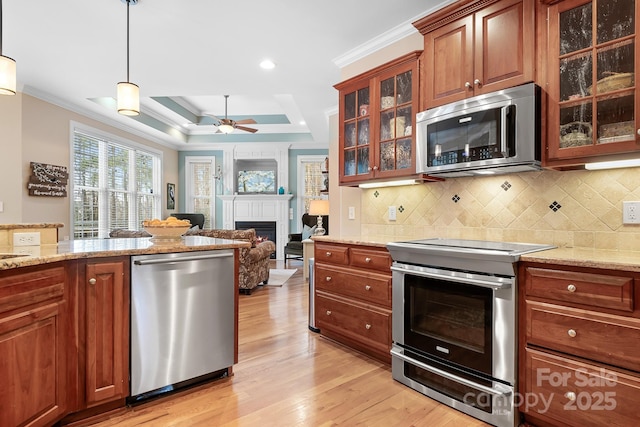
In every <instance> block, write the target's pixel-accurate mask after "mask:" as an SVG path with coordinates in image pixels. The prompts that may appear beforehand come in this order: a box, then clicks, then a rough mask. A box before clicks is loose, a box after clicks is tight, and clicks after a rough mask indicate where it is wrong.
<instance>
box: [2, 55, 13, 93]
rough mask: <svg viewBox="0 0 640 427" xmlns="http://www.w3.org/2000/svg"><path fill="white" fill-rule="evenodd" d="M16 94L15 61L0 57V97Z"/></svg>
mask: <svg viewBox="0 0 640 427" xmlns="http://www.w3.org/2000/svg"><path fill="white" fill-rule="evenodd" d="M15 94H16V61H14V60H13V59H11V58H9V57H8V56H3V55H0V95H15Z"/></svg>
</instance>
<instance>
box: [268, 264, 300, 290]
mask: <svg viewBox="0 0 640 427" xmlns="http://www.w3.org/2000/svg"><path fill="white" fill-rule="evenodd" d="M296 271H298V270H296V269H292V270H285V269H282V268H272V269H270V270H269V283H267V286H282V285H284V284H285V282H286V281H287V280H289V278H290V277H291V276H293V273H295V272H296Z"/></svg>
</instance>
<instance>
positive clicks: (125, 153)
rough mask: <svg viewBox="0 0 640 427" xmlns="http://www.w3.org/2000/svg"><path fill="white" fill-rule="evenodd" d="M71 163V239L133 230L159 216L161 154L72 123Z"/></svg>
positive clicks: (160, 207) (160, 209)
mask: <svg viewBox="0 0 640 427" xmlns="http://www.w3.org/2000/svg"><path fill="white" fill-rule="evenodd" d="M71 163H72V164H73V167H72V173H71V174H72V179H71V183H72V186H73V188H72V192H71V193H72V195H73V199H72V202H71V203H72V206H71V212H72V218H71V224H72V225H71V228H72V233H73V238H74V239H89V238H105V237H108V236H109V231H111V230H113V229H116V228H126V229H130V230H139V229H141V228H142V221H143V220H145V219H152V218H160V216H161V214H162V205H161V202H162V191H161V189H160V188H161V185H160V182H161V170H162V153H160V152H156V151H154V150H152V149H150V148H148V147H144V146H141V145H138V144H135V143H133V142H130V141H124V140H121V139H119V138H117V137H115V136H113V135H108V134H105V133H104V132H100V131H98V130H96V129H91V128H88V127H80V126H78V125H74V126H73V132H72V141H71Z"/></svg>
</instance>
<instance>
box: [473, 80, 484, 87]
mask: <svg viewBox="0 0 640 427" xmlns="http://www.w3.org/2000/svg"><path fill="white" fill-rule="evenodd" d="M473 84H474V85H476V86H480V85H481V84H482V82H481V81H480V80H479V79H475V80H474V81H473Z"/></svg>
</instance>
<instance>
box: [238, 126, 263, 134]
mask: <svg viewBox="0 0 640 427" xmlns="http://www.w3.org/2000/svg"><path fill="white" fill-rule="evenodd" d="M236 129H240V130H243V131H245V132H251V133H256V132H258V129H253V128H248V127H245V126H236Z"/></svg>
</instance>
